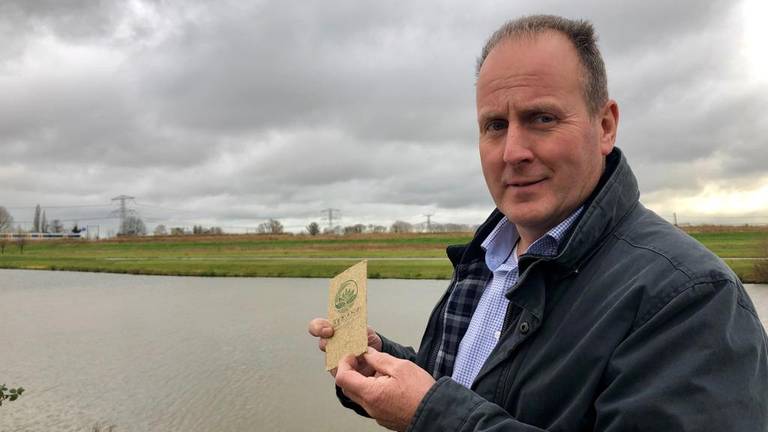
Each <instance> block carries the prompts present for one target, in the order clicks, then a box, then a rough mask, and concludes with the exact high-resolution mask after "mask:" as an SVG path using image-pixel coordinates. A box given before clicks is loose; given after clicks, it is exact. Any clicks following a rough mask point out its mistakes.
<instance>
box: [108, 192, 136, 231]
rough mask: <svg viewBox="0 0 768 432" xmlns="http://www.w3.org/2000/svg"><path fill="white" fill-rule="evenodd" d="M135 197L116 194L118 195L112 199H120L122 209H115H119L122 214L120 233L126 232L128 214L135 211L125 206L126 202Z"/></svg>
mask: <svg viewBox="0 0 768 432" xmlns="http://www.w3.org/2000/svg"><path fill="white" fill-rule="evenodd" d="M133 199H134V198H133V197H132V196H128V195H120V196H116V197H114V198H112V201H120V209H119V210H115V211H119V215H120V234H125V228H126V226H125V220H126V219H127V218H128V214H129V213H131V214H133V213H134V211H133V210H129V209H128V208H127V207H126V206H125V202H126V201H129V200H131V201H132V200H133Z"/></svg>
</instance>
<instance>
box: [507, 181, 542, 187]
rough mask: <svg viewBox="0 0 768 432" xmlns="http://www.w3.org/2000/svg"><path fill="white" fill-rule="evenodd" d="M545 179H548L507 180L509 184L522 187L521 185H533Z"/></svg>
mask: <svg viewBox="0 0 768 432" xmlns="http://www.w3.org/2000/svg"><path fill="white" fill-rule="evenodd" d="M544 180H546V179H538V180H517V181H512V182H507V186H512V187H518V188H520V187H528V186H533V185H535V184H538V183H541V182H543V181H544Z"/></svg>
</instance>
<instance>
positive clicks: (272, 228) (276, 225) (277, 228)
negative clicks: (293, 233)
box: [256, 219, 283, 234]
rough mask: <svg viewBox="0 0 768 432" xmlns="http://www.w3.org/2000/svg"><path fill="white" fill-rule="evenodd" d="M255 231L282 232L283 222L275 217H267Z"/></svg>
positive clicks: (265, 232)
mask: <svg viewBox="0 0 768 432" xmlns="http://www.w3.org/2000/svg"><path fill="white" fill-rule="evenodd" d="M256 232H258V233H259V234H282V233H283V224H281V223H280V221H279V220H277V219H269V220H267V221H266V222H264V223H261V224H259V226H258V227H256Z"/></svg>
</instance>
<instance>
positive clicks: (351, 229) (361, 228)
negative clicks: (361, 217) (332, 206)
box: [344, 224, 365, 234]
mask: <svg viewBox="0 0 768 432" xmlns="http://www.w3.org/2000/svg"><path fill="white" fill-rule="evenodd" d="M364 232H365V225H363V224H356V225H350V226H345V227H344V234H362V233H364Z"/></svg>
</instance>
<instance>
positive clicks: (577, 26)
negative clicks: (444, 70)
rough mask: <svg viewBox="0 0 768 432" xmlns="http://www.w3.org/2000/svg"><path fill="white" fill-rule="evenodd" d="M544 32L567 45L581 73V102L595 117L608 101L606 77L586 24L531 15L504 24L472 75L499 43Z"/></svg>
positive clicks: (490, 42) (591, 28)
mask: <svg viewBox="0 0 768 432" xmlns="http://www.w3.org/2000/svg"><path fill="white" fill-rule="evenodd" d="M546 31H556V32H558V33H561V34H563V35H564V36H565V37H567V38H568V40H570V41H571V43H572V44H573V46H574V48H576V52H577V53H578V56H579V60H580V61H581V66H582V68H583V69H584V74H583V79H584V100H585V101H586V103H587V108H588V109H589V113H590V114H591V115H595V114H597V113H598V111H599V110H600V108H602V106H603V105H604V104H605V103H606V102H607V101H608V77H607V75H606V73H605V63H603V57H602V55H600V50H599V49H598V48H597V36H596V35H595V29H594V27H592V24H591V23H590V22H589V21H585V20H571V19H568V18H563V17H559V16H555V15H531V16H525V17H522V18H518V19H515V20H512V21H508V22H506V23H505V24H504V25H503V26H501V27H500V28H499V29H498V30H496V32H495V33H493V34H492V35H491V37H490V38H489V39H488V42H486V43H485V47H483V52H482V54H481V55H480V57H479V58H478V59H477V69H476V73H477V75H478V76H479V75H480V68H481V67H482V66H483V62H485V59H486V58H487V57H488V54H490V53H491V51H492V50H493V48H494V47H496V45H498V44H499V42H502V41H505V40H513V39H516V38H520V37H523V36H528V37H532V36H536V35H539V34H541V33H544V32H546Z"/></svg>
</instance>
